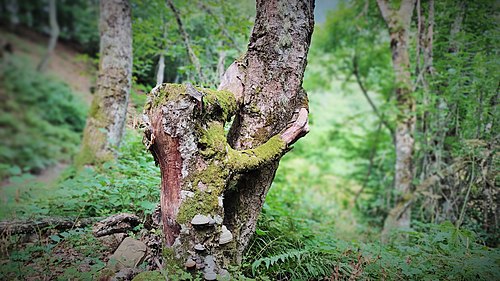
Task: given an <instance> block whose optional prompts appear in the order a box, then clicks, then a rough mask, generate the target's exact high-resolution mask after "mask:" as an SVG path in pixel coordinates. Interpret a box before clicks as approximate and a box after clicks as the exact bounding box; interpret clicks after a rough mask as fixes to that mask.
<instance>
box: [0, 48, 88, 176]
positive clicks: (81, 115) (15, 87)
mask: <svg viewBox="0 0 500 281" xmlns="http://www.w3.org/2000/svg"><path fill="white" fill-rule="evenodd" d="M29 65H30V64H29V63H27V62H26V61H25V60H22V59H20V58H17V57H9V58H5V59H4V60H3V61H2V64H1V65H0V139H1V140H2V142H0V179H4V178H7V177H11V176H19V175H21V174H23V173H37V172H40V171H41V170H43V169H44V168H46V167H48V166H51V165H53V164H55V163H57V162H60V161H69V160H70V159H71V157H72V155H73V154H74V153H75V152H76V150H77V148H78V145H79V143H80V137H81V132H82V130H83V128H84V126H85V114H86V108H85V106H84V105H83V103H82V102H80V101H78V100H76V99H75V97H74V95H73V93H72V91H71V89H70V88H69V86H68V85H66V84H65V83H64V82H62V81H60V80H58V79H56V78H53V77H51V76H47V75H43V74H40V73H38V72H36V71H35V70H34V69H32V68H31V67H30V66H29Z"/></svg>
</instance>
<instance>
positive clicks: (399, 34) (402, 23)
mask: <svg viewBox="0 0 500 281" xmlns="http://www.w3.org/2000/svg"><path fill="white" fill-rule="evenodd" d="M377 3H378V6H379V9H380V12H381V14H382V17H383V18H384V20H385V21H386V23H387V26H388V28H389V34H390V39H391V51H392V64H393V68H394V74H395V85H396V100H397V107H398V109H399V116H398V119H397V125H396V136H395V144H396V145H395V146H396V167H395V180H394V184H395V190H396V192H397V193H398V194H399V199H398V201H399V200H401V198H404V195H405V194H408V193H409V192H410V191H411V187H412V180H413V167H412V162H413V149H414V142H415V141H414V136H413V133H414V130H415V121H416V118H415V100H414V98H413V97H412V89H413V85H412V81H411V74H410V59H409V52H408V46H409V42H408V41H409V31H410V23H411V18H412V14H413V9H414V7H415V0H402V1H401V4H400V7H399V10H394V9H392V8H391V7H390V5H389V3H388V2H387V0H377ZM390 216H391V214H389V216H388V218H387V219H386V223H385V225H384V230H383V232H382V239H383V240H385V239H386V238H387V235H388V234H389V233H390V231H391V230H392V229H394V228H407V227H409V226H410V218H411V209H409V208H408V209H407V210H405V211H404V213H403V214H401V215H400V216H399V217H398V218H396V219H394V218H390Z"/></svg>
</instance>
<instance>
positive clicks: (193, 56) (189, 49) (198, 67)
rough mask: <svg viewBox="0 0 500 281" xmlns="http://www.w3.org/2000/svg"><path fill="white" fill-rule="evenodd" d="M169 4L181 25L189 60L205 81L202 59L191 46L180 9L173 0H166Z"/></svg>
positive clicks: (180, 31)
mask: <svg viewBox="0 0 500 281" xmlns="http://www.w3.org/2000/svg"><path fill="white" fill-rule="evenodd" d="M166 3H167V6H168V7H169V8H170V10H172V12H173V13H174V17H175V20H176V21H177V26H178V27H179V33H180V34H181V37H182V40H183V41H184V45H185V46H186V52H187V55H188V58H189V60H190V61H191V63H192V64H193V66H194V69H195V71H196V74H197V75H198V78H199V79H200V82H201V83H205V82H206V81H205V75H204V74H203V72H202V70H201V64H200V60H199V59H198V57H197V56H196V54H195V53H194V50H193V48H192V46H191V41H190V40H189V34H188V33H187V32H186V30H185V29H184V24H183V23H182V19H181V16H180V14H179V11H178V10H177V8H176V7H175V5H174V2H172V0H166Z"/></svg>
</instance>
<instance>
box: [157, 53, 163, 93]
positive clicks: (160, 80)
mask: <svg viewBox="0 0 500 281" xmlns="http://www.w3.org/2000/svg"><path fill="white" fill-rule="evenodd" d="M164 75H165V55H164V53H163V51H162V52H161V53H160V59H159V60H158V72H156V85H160V84H162V83H163V77H164Z"/></svg>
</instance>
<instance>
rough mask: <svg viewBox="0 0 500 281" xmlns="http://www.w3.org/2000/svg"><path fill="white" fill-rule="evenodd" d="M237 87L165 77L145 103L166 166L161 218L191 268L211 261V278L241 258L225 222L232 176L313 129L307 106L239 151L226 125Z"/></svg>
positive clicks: (149, 129) (151, 135) (150, 139)
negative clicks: (265, 137) (217, 88)
mask: <svg viewBox="0 0 500 281" xmlns="http://www.w3.org/2000/svg"><path fill="white" fill-rule="evenodd" d="M237 108H238V102H237V100H236V98H235V96H234V95H233V93H231V92H228V91H213V90H207V89H201V88H195V87H193V86H191V85H190V84H189V85H187V86H185V85H178V84H163V85H160V86H157V87H156V88H155V89H153V90H152V92H151V94H150V96H149V100H148V103H147V104H146V107H145V116H144V119H145V139H144V142H145V144H146V146H147V147H148V148H149V149H150V151H151V152H152V154H153V156H154V158H155V161H156V163H157V164H159V166H160V170H161V176H162V183H161V193H160V198H161V199H160V205H161V220H162V223H163V234H164V235H165V242H166V246H167V247H170V248H172V249H173V253H174V255H175V257H176V258H177V259H178V260H180V261H182V262H184V264H185V266H186V267H187V268H188V269H194V268H198V269H201V268H203V267H204V274H205V278H206V279H207V280H215V278H216V276H217V274H224V271H225V269H227V267H228V266H229V265H230V264H232V263H235V261H236V257H237V255H236V253H237V246H238V243H237V242H238V239H239V237H238V236H237V234H233V233H232V232H231V231H230V230H229V229H228V227H227V226H226V225H225V224H224V217H225V213H224V208H225V206H224V199H223V198H224V196H225V194H226V192H227V191H228V190H229V179H230V178H231V177H232V176H235V175H242V174H245V173H248V172H249V171H254V170H257V169H259V168H261V167H265V166H266V165H267V164H269V163H272V162H274V161H276V160H277V159H279V158H280V157H281V156H282V155H283V154H284V153H285V152H286V149H287V148H288V146H289V145H290V144H292V143H293V142H294V141H296V140H297V139H298V138H300V137H301V136H303V135H304V134H305V133H307V130H308V129H307V115H308V112H307V109H306V108H301V110H299V112H298V114H297V117H296V118H295V119H294V121H293V122H292V124H291V126H289V127H288V128H286V129H285V130H282V131H281V132H280V133H279V134H276V135H275V136H273V137H272V138H270V139H269V140H268V141H267V142H265V143H264V144H262V145H260V146H258V147H256V148H254V149H247V150H234V149H233V148H232V147H231V146H230V145H229V144H228V142H227V140H226V134H225V132H224V126H225V123H226V121H228V120H230V118H231V117H232V116H233V115H234V114H235V113H236V110H237Z"/></svg>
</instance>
